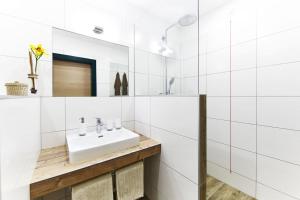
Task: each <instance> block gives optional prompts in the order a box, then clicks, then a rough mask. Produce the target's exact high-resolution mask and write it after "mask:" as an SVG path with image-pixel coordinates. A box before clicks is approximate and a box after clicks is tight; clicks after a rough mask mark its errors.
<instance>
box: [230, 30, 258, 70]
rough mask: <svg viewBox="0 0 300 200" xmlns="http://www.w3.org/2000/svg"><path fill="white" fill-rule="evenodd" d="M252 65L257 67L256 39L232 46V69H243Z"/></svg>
mask: <svg viewBox="0 0 300 200" xmlns="http://www.w3.org/2000/svg"><path fill="white" fill-rule="evenodd" d="M232 37H234V36H232ZM251 67H252V68H255V67H256V40H251V41H248V42H245V43H241V44H238V45H234V46H232V47H231V69H232V70H241V69H247V68H251Z"/></svg>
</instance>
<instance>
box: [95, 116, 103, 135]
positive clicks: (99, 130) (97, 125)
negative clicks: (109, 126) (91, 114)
mask: <svg viewBox="0 0 300 200" xmlns="http://www.w3.org/2000/svg"><path fill="white" fill-rule="evenodd" d="M96 120H97V121H96V132H97V134H99V136H100V137H103V135H102V134H101V131H102V127H103V126H104V123H103V122H102V120H101V118H99V117H97V118H96Z"/></svg>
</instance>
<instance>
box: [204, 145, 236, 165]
mask: <svg viewBox="0 0 300 200" xmlns="http://www.w3.org/2000/svg"><path fill="white" fill-rule="evenodd" d="M207 160H208V161H209V162H212V163H214V164H217V165H218V166H220V167H223V168H225V169H229V167H230V147H229V146H227V145H225V144H221V143H217V142H214V141H211V140H207Z"/></svg>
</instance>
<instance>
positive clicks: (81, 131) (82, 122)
mask: <svg viewBox="0 0 300 200" xmlns="http://www.w3.org/2000/svg"><path fill="white" fill-rule="evenodd" d="M86 133H87V126H86V123H85V120H84V117H81V118H80V124H79V135H80V136H85V135H86Z"/></svg>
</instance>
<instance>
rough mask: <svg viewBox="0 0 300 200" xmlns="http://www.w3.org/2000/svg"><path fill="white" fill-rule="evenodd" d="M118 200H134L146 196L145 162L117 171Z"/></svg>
mask: <svg viewBox="0 0 300 200" xmlns="http://www.w3.org/2000/svg"><path fill="white" fill-rule="evenodd" d="M116 186H117V196H118V200H134V199H138V198H141V197H143V196H144V164H143V162H138V163H136V164H133V165H130V166H128V167H125V168H123V169H120V170H118V171H117V172H116Z"/></svg>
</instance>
